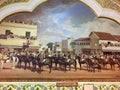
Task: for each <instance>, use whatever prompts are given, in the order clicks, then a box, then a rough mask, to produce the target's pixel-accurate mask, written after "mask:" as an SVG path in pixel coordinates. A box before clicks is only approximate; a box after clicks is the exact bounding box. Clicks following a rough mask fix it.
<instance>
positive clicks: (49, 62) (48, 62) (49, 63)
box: [37, 55, 52, 73]
mask: <svg viewBox="0 0 120 90" xmlns="http://www.w3.org/2000/svg"><path fill="white" fill-rule="evenodd" d="M37 63H38V66H39V73H41V71H42V67H43V66H48V67H49V73H51V69H52V59H51V57H46V58H43V60H42V59H41V58H40V56H39V55H38V56H37Z"/></svg>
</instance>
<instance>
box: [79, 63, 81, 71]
mask: <svg viewBox="0 0 120 90" xmlns="http://www.w3.org/2000/svg"><path fill="white" fill-rule="evenodd" d="M79 66H80V70H81V63H80V62H79Z"/></svg>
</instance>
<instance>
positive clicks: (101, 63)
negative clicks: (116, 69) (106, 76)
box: [93, 57, 107, 69]
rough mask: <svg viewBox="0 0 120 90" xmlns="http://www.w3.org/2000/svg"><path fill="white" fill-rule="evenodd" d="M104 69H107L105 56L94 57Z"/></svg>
mask: <svg viewBox="0 0 120 90" xmlns="http://www.w3.org/2000/svg"><path fill="white" fill-rule="evenodd" d="M93 58H94V59H95V60H96V61H97V63H98V64H100V65H101V66H102V68H103V69H107V61H106V60H105V59H104V58H98V57H93Z"/></svg>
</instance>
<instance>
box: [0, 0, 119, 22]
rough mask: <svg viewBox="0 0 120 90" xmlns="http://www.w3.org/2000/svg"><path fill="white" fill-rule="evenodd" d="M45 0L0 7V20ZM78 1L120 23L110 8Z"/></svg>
mask: <svg viewBox="0 0 120 90" xmlns="http://www.w3.org/2000/svg"><path fill="white" fill-rule="evenodd" d="M45 1H48V0H30V1H29V2H26V3H16V4H11V5H7V6H4V7H3V8H1V9H0V14H1V15H0V21H2V20H3V19H4V18H5V17H7V16H9V15H11V14H14V13H17V12H23V11H27V12H32V11H33V10H34V9H35V8H36V7H37V6H38V5H40V4H41V3H43V2H45ZM79 1H80V2H83V3H84V4H86V5H87V6H89V7H90V8H91V9H92V10H93V11H94V13H95V14H96V16H97V17H107V18H110V19H112V20H115V21H117V22H118V23H120V13H119V12H117V11H115V10H112V9H107V8H103V7H101V6H100V4H98V3H97V2H96V1H95V0H79Z"/></svg>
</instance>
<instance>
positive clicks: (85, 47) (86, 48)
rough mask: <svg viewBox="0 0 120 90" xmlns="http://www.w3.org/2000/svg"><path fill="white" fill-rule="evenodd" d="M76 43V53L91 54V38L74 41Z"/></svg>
mask: <svg viewBox="0 0 120 90" xmlns="http://www.w3.org/2000/svg"><path fill="white" fill-rule="evenodd" d="M74 42H75V53H76V54H81V53H90V38H89V37H86V38H79V39H76V40H74Z"/></svg>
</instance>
